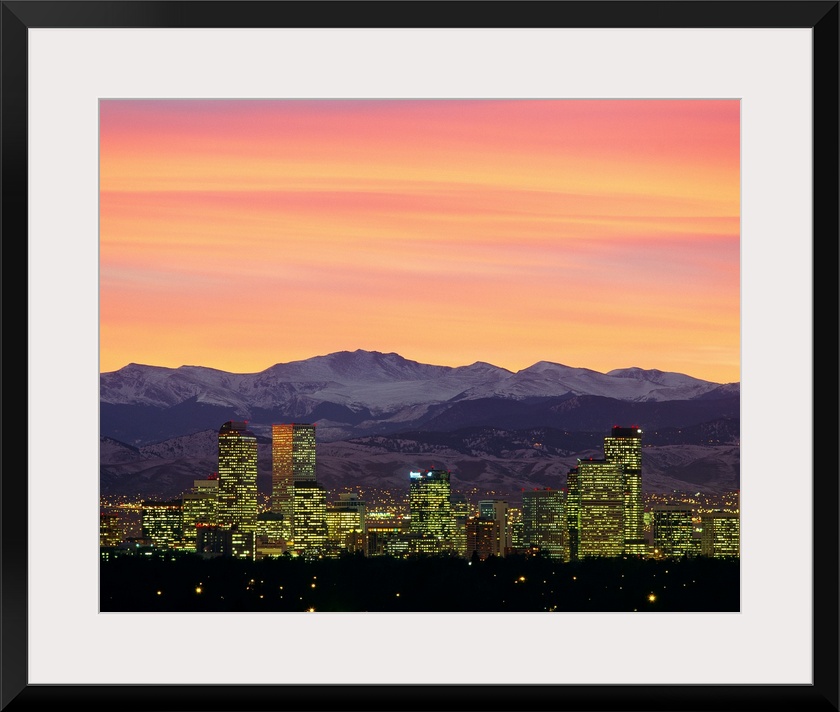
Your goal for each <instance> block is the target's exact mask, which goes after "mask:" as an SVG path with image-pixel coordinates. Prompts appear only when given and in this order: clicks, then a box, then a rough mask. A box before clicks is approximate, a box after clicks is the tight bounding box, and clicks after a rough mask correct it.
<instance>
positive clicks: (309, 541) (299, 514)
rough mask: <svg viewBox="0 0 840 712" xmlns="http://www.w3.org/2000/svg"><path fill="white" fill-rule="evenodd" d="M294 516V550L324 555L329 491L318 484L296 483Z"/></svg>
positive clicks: (301, 552)
mask: <svg viewBox="0 0 840 712" xmlns="http://www.w3.org/2000/svg"><path fill="white" fill-rule="evenodd" d="M292 501H293V502H294V511H293V514H292V542H293V549H294V551H296V552H297V553H298V554H304V555H313V554H314V555H317V554H322V553H323V552H324V551H325V549H326V546H327V490H326V489H324V487H323V486H321V485H319V484H318V483H317V482H308V481H302V482H295V484H294V497H293V498H292Z"/></svg>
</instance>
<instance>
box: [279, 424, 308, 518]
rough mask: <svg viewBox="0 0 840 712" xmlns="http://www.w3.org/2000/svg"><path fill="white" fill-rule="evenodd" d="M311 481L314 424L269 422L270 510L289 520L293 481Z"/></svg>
mask: <svg viewBox="0 0 840 712" xmlns="http://www.w3.org/2000/svg"><path fill="white" fill-rule="evenodd" d="M296 482H315V425H314V424H310V423H280V424H275V425H272V426H271V511H272V512H274V513H275V514H282V515H283V516H284V517H285V518H286V519H288V520H289V521H291V519H292V516H293V514H294V503H293V501H292V500H293V497H294V484H295V483H296Z"/></svg>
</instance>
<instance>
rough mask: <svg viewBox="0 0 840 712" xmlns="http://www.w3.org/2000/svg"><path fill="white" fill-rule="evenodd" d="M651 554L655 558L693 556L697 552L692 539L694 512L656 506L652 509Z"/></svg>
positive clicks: (687, 509)
mask: <svg viewBox="0 0 840 712" xmlns="http://www.w3.org/2000/svg"><path fill="white" fill-rule="evenodd" d="M652 514H653V554H654V556H655V557H657V558H678V557H682V556H693V555H694V554H696V553H698V552H697V549H698V547H697V544H698V543H699V542H698V541H697V540H696V539H695V538H694V522H693V517H694V512H693V510H692V509H691V508H690V507H679V506H673V505H671V506H669V505H664V504H660V505H656V506H655V507H654V508H653V512H652Z"/></svg>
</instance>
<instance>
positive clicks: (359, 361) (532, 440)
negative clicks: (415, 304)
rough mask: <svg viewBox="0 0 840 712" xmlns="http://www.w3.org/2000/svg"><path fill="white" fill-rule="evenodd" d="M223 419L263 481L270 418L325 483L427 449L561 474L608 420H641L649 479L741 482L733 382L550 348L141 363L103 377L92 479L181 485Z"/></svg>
mask: <svg viewBox="0 0 840 712" xmlns="http://www.w3.org/2000/svg"><path fill="white" fill-rule="evenodd" d="M228 420H245V421H247V422H248V427H249V429H250V430H252V431H253V432H254V433H255V434H256V435H257V436H258V440H259V441H260V443H261V445H260V448H261V458H260V471H261V477H262V478H263V479H264V480H265V478H267V477H268V473H270V447H269V444H270V436H271V424H272V423H280V422H307V423H315V424H316V433H317V442H318V468H319V474H318V477H319V480H322V481H324V482H325V484H328V485H331V486H339V485H341V484H342V483H345V484H348V485H351V484H352V480H353V478H359V477H360V473H362V472H363V473H364V476H363V477H364V478H365V479H366V480H367V481H368V484H371V485H373V484H374V483H375V484H378V485H388V486H393V485H399V484H403V480H404V479H405V473H406V472H407V471H408V469H412V468H414V467H422V466H426V464H424V460H426V461H430V460H434V461H435V462H436V463H437V464H438V465H439V466H443V467H446V468H447V469H450V470H452V472H453V485H456V484H457V483H458V482H461V483H462V484H464V485H465V486H466V484H467V483H468V482H472V483H473V484H474V486H477V485H476V483H479V484H480V485H482V486H484V485H486V486H487V487H488V488H490V489H494V488H502V489H503V488H507V489H520V488H521V487H530V486H562V484H561V483H560V481H561V480H562V481H563V483H564V480H565V472H566V471H567V470H568V467H569V466H571V465H573V464H574V462H576V458H577V457H578V456H579V455H580V453H586V456H592V453H593V452H594V453H595V454H596V455H597V453H598V452H599V449H600V448H601V447H602V445H603V437H604V436H605V435H607V434H608V431H609V429H610V427H611V426H612V425H615V424H618V425H634V426H635V425H638V426H639V427H641V428H642V429H643V430H644V432H645V436H644V438H645V439H644V442H645V446H646V448H649V449H646V450H645V458H646V462H648V463H649V473H648V475H649V476H648V477H646V478H644V479H645V481H646V484H647V487H648V489H650V488H652V487H654V486H655V487H656V488H657V489H656V491H659V490H667V489H686V488H695V489H706V490H710V491H722V490H725V489H737V487H738V471H739V467H738V451H739V448H738V442H739V422H740V386H739V384H738V383H727V384H720V383H713V382H709V381H704V380H701V379H697V378H694V377H691V376H688V375H685V374H680V373H672V372H665V371H659V370H655V369H640V368H623V369H617V370H613V371H609V372H608V373H599V372H598V371H594V370H590V369H586V368H574V367H570V366H564V365H562V364H558V363H552V362H548V361H540V362H538V363H535V364H533V365H532V366H529V367H528V368H525V369H522V370H520V371H517V372H512V371H509V370H507V369H504V368H500V367H498V366H494V365H492V364H489V363H484V362H476V363H474V364H472V365H469V366H460V367H449V366H436V365H429V364H423V363H419V362H417V361H412V360H409V359H406V358H403V357H402V356H400V355H398V354H395V353H380V352H376V351H363V350H357V351H352V352H350V351H341V352H337V353H332V354H327V355H324V356H315V357H313V358H310V359H305V360H301V361H293V362H290V363H278V364H276V365H274V366H271V367H270V368H267V369H266V370H264V371H261V372H259V373H250V374H238V373H229V372H226V371H220V370H217V369H212V368H205V367H201V366H181V367H180V368H164V367H159V366H147V365H140V364H129V365H128V366H125V367H124V368H121V369H119V370H117V371H112V372H108V373H102V374H100V436H101V448H100V466H101V490H102V492H103V493H106V492H112V493H116V492H128V491H129V490H130V491H132V492H135V491H136V494H141V495H145V494H149V492H152V491H154V492H160V493H161V494H166V493H167V492H169V491H170V490H172V492H173V496H174V494H177V493H176V492H175V490H179V488H181V489H180V490H179V491H183V488H184V485H185V484H186V486H187V487H188V486H189V485H190V484H191V480H192V479H195V478H197V477H202V476H206V475H207V474H209V472H210V471H212V470H213V469H214V457H215V448H216V439H215V435H216V433H217V432H218V429H219V426H220V425H221V424H222V423H224V422H226V421H228ZM713 451H714V452H713ZM648 453H649V454H648ZM657 462H658V463H659V464H657ZM704 462H705V465H704V464H703V463H704ZM428 464H431V463H428ZM644 474H645V473H643V476H644ZM266 486H267V485H266Z"/></svg>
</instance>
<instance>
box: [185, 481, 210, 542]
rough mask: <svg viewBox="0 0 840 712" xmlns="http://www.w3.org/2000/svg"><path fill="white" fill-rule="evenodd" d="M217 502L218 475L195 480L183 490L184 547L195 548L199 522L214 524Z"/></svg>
mask: <svg viewBox="0 0 840 712" xmlns="http://www.w3.org/2000/svg"><path fill="white" fill-rule="evenodd" d="M218 504H219V479H218V476H215V475H214V476H213V477H211V478H208V479H206V480H195V481H194V482H193V487H192V489H191V490H189V491H188V492H184V494H183V495H182V497H181V516H182V519H183V525H182V529H183V539H184V548H185V549H188V550H190V551H195V550H196V546H197V537H198V525H199V524H216V521H217V514H218Z"/></svg>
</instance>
